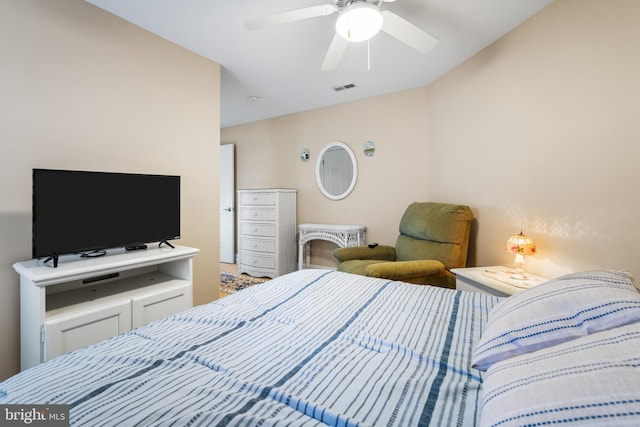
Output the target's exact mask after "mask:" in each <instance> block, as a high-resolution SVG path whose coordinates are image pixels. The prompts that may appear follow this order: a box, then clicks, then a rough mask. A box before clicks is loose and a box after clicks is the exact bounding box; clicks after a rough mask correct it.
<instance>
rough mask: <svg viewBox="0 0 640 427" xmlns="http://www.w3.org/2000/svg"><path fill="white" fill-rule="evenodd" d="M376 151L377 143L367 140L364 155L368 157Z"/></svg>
mask: <svg viewBox="0 0 640 427" xmlns="http://www.w3.org/2000/svg"><path fill="white" fill-rule="evenodd" d="M375 151H376V145H375V144H374V143H373V141H367V142H365V143H364V155H365V156H367V157H371V156H373V153H375Z"/></svg>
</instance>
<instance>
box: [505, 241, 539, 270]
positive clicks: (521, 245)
mask: <svg viewBox="0 0 640 427" xmlns="http://www.w3.org/2000/svg"><path fill="white" fill-rule="evenodd" d="M505 251H506V252H511V253H512V254H515V255H516V260H515V263H516V271H515V274H513V275H512V276H511V278H513V279H519V280H527V279H528V277H527V276H526V275H525V274H524V255H535V253H536V245H535V244H534V243H533V240H531V239H530V238H528V237H527V236H525V235H524V234H522V231H520V234H516V235H514V236H511V237H509V240H507V244H506V245H505Z"/></svg>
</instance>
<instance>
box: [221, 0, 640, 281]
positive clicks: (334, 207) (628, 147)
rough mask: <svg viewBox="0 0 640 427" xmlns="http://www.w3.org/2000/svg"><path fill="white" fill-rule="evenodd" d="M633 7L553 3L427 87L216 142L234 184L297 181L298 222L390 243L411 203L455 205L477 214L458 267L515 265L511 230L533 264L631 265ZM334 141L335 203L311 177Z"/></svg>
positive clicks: (231, 133)
mask: <svg viewBox="0 0 640 427" xmlns="http://www.w3.org/2000/svg"><path fill="white" fill-rule="evenodd" d="M638 16H640V2H637V1H635V0H613V1H609V2H603V1H600V0H556V1H555V2H553V3H552V4H551V5H550V6H548V7H547V8H545V9H543V10H542V11H541V12H539V13H538V14H537V15H535V16H534V17H532V18H531V19H530V20H528V21H526V22H525V23H523V24H522V25H521V26H519V27H518V28H516V29H515V30H514V31H512V32H511V33H509V34H507V35H506V36H505V37H503V38H502V39H500V40H498V41H497V42H496V43H494V44H493V45H491V46H490V47H488V48H487V49H485V50H483V51H482V52H480V53H479V54H477V55H476V56H475V57H473V58H472V59H470V60H469V61H467V62H466V63H464V64H462V65H461V66H459V67H458V68H456V69H455V70H453V71H451V72H450V73H448V74H447V75H445V76H444V77H443V78H441V79H439V80H438V81H436V82H435V83H433V84H431V85H430V86H428V87H425V88H420V89H416V90H411V91H406V92H401V93H396V94H392V95H388V96H383V97H378V98H372V99H369V100H364V101H359V102H354V103H350V104H343V105H339V106H336V107H330V108H324V109H319V110H315V111H309V112H304V113H299V114H293V115H290V116H285V117H280V118H277V119H272V120H265V121H262V122H256V123H251V124H248V125H242V126H235V127H230V128H225V129H223V130H222V136H221V139H222V140H223V141H225V142H235V143H236V144H237V153H238V172H237V173H238V184H239V186H243V187H259V186H276V185H277V186H285V187H297V188H299V189H300V192H299V199H298V213H299V215H298V221H299V222H326V223H346V224H363V225H366V226H367V240H368V241H370V242H379V243H393V242H394V240H395V236H396V235H397V224H398V222H399V219H400V215H401V214H402V211H403V210H404V209H405V208H406V206H407V205H408V204H409V203H410V202H411V201H414V200H421V201H426V200H432V201H443V202H455V203H465V204H468V205H469V206H471V208H472V210H473V211H474V213H475V216H476V220H475V221H474V224H473V228H472V242H471V249H470V256H469V259H468V262H469V265H496V264H505V265H512V263H513V257H512V256H510V255H509V254H507V253H505V252H504V244H505V242H506V240H507V239H508V238H509V236H511V235H512V234H516V233H518V232H519V231H520V230H521V229H522V230H523V231H524V232H525V234H527V235H529V236H530V237H532V238H533V239H534V240H535V242H536V243H537V245H538V249H539V252H538V255H537V256H535V257H528V258H527V263H528V264H527V265H528V268H529V269H530V270H531V271H532V272H534V273H538V274H541V275H547V276H555V275H559V274H562V273H565V272H569V271H575V270H582V269H587V268H599V267H601V268H628V269H630V270H631V271H632V273H634V274H635V275H636V276H640V265H639V263H638V261H637V257H636V255H635V246H636V245H635V243H636V241H638V240H639V238H640V236H639V234H640V231H639V230H638V227H637V223H638V218H639V217H640V215H639V214H640V186H638V185H637V184H636V180H637V179H636V171H635V169H636V166H637V162H638V159H640V143H639V142H640V141H639V139H640V138H639V132H638V129H639V128H638V126H639V125H638V123H640V120H639V119H640V117H639V115H640V113H639V111H640V110H638V108H637V105H636V102H637V99H640V97H639V95H640V85H639V84H638V77H637V76H639V75H640V55H637V54H636V53H637V52H638V51H639V50H640V26H638V25H637V17H638ZM334 140H338V141H343V142H345V143H347V144H348V145H350V146H351V147H352V148H353V149H354V151H355V152H356V155H357V158H358V170H359V177H358V184H357V186H356V188H355V190H354V192H353V194H352V195H350V196H349V197H348V198H347V199H345V200H342V201H339V202H333V201H330V200H328V199H326V198H324V197H323V196H322V194H321V193H320V192H319V191H318V189H317V188H316V186H315V178H314V163H315V160H316V157H315V156H316V155H317V153H318V152H319V150H320V149H321V148H322V146H324V144H326V143H328V142H330V141H334ZM366 140H372V141H374V142H375V143H376V153H375V155H374V156H373V157H371V158H366V157H365V156H364V154H363V153H362V144H363V143H364V142H365V141H366ZM301 148H309V149H310V150H311V160H310V161H309V162H307V163H302V162H301V161H300V160H299V158H298V152H299V150H300V149H301ZM314 245H316V246H317V247H319V249H320V250H318V251H315V252H314V257H313V259H312V263H313V264H320V265H334V266H335V262H334V260H333V259H332V257H331V250H332V247H328V246H326V245H324V242H318V243H317V244H316V242H314Z"/></svg>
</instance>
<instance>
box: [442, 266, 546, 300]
mask: <svg viewBox="0 0 640 427" xmlns="http://www.w3.org/2000/svg"><path fill="white" fill-rule="evenodd" d="M451 272H452V273H454V274H455V275H456V289H457V290H459V291H471V292H484V293H487V294H490V295H496V296H499V297H508V296H510V295H513V294H516V293H518V292H522V291H524V290H525V289H528V288H530V287H532V286H535V285H538V284H540V283H543V282H546V281H547V280H548V279H546V278H544V277H541V276H536V275H534V274H529V273H526V275H527V277H528V280H518V279H513V278H511V274H512V273H513V269H511V268H509V267H504V266H502V265H497V266H491V267H470V268H454V269H452V270H451Z"/></svg>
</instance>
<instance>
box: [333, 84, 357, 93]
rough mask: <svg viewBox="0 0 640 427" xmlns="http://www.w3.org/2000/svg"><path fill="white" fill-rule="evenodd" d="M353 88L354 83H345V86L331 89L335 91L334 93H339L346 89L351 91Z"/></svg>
mask: <svg viewBox="0 0 640 427" xmlns="http://www.w3.org/2000/svg"><path fill="white" fill-rule="evenodd" d="M354 87H356V84H355V83H347V84H346V85H342V86H334V87H332V88H331V89H333V90H335V91H336V92H341V91H343V90H346V89H353V88H354Z"/></svg>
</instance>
